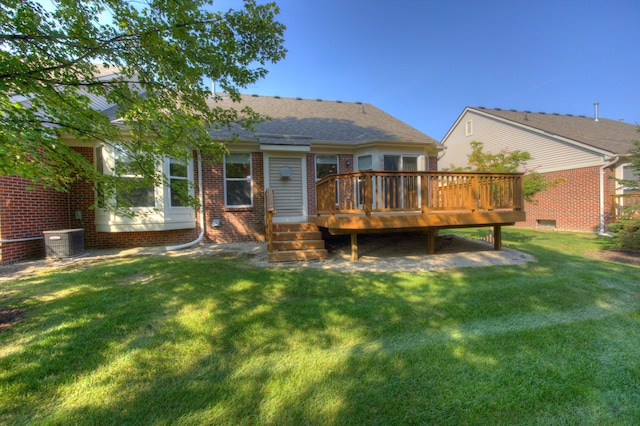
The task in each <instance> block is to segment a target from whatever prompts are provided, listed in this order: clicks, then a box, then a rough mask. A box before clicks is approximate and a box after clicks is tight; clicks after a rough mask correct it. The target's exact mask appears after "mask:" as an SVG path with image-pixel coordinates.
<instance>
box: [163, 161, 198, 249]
mask: <svg viewBox="0 0 640 426" xmlns="http://www.w3.org/2000/svg"><path fill="white" fill-rule="evenodd" d="M196 153H197V156H198V196H199V197H200V235H198V238H196V239H195V240H193V241H190V242H188V243H184V244H179V245H176V246H167V247H165V249H166V250H167V251H172V250H182V249H185V248H189V247H191V246H194V245H196V244H198V243H200V241H202V239H203V238H204V223H205V222H204V191H203V189H202V157H201V154H200V150H199V149H198V150H197V151H196Z"/></svg>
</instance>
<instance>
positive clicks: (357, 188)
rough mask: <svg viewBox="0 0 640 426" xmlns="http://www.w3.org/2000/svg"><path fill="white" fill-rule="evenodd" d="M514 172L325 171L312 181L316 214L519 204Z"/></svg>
mask: <svg viewBox="0 0 640 426" xmlns="http://www.w3.org/2000/svg"><path fill="white" fill-rule="evenodd" d="M522 176H523V175H522V174H520V173H453V172H398V171H394V172H384V171H366V172H354V173H343V174H337V175H330V176H327V177H325V178H324V179H322V180H320V181H319V182H318V183H317V184H316V198H317V200H316V209H317V214H319V215H322V214H348V213H353V214H362V213H364V214H366V215H371V213H375V212H390V213H391V212H405V211H406V212H408V211H411V212H415V211H422V212H423V213H427V212H431V211H461V210H465V211H471V212H475V211H478V210H483V211H489V210H501V209H508V210H522V209H523V207H524V198H523V186H522V185H523V183H522Z"/></svg>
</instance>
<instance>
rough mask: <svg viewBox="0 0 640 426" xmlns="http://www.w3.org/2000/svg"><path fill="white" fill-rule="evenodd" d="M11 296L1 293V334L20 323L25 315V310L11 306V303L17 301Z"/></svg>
mask: <svg viewBox="0 0 640 426" xmlns="http://www.w3.org/2000/svg"><path fill="white" fill-rule="evenodd" d="M9 296H10V295H9V294H6V293H5V294H2V293H0V333H1V332H3V331H5V330H7V329H9V328H10V327H11V326H12V325H14V324H16V323H18V322H20V321H21V320H22V318H23V317H24V313H25V310H24V308H20V307H17V306H11V304H10V303H9V302H12V301H14V300H15V299H11V298H10V297H9Z"/></svg>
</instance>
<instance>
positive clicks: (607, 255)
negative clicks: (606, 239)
mask: <svg viewBox="0 0 640 426" xmlns="http://www.w3.org/2000/svg"><path fill="white" fill-rule="evenodd" d="M585 255H586V256H589V257H592V258H594V259H599V260H606V261H608V262H618V263H627V264H630V265H640V250H600V251H590V252H588V253H585Z"/></svg>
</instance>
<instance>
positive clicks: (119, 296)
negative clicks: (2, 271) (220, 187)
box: [0, 229, 640, 425]
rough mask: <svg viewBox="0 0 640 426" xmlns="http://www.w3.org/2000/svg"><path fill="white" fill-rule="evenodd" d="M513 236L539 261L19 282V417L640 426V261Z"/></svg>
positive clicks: (576, 237) (113, 268)
mask: <svg viewBox="0 0 640 426" xmlns="http://www.w3.org/2000/svg"><path fill="white" fill-rule="evenodd" d="M456 232H457V231H456ZM474 232H476V231H473V230H471V231H466V232H465V234H466V235H473V233H474ZM477 232H480V231H477ZM485 232H486V231H485ZM503 237H504V242H505V245H506V246H508V247H511V248H515V249H519V250H522V251H526V252H528V253H531V254H533V255H534V256H536V257H537V258H538V260H539V262H538V263H528V264H524V265H518V266H507V267H503V266H501V267H487V268H476V269H457V270H449V271H438V272H425V273H421V274H415V273H411V274H408V273H388V274H383V273H375V274H374V273H352V274H345V273H336V272H322V271H318V270H315V269H314V270H302V269H299V270H287V269H282V268H273V269H257V268H252V267H248V266H246V264H244V263H243V262H242V260H228V259H227V260H225V259H219V258H212V257H209V258H207V257H200V258H193V259H187V258H184V257H161V256H159V257H144V258H143V257H138V258H124V259H117V260H113V259H112V260H105V261H101V262H99V263H93V264H85V265H77V266H72V267H69V268H67V269H63V270H57V271H55V272H52V273H48V274H43V275H38V276H35V277H31V278H29V279H23V280H18V281H13V282H7V283H2V284H0V308H4V309H5V310H7V311H8V310H12V311H14V312H20V313H21V314H20V315H21V320H20V321H19V322H18V323H17V324H15V325H13V326H11V327H10V328H7V329H5V330H3V331H0V424H11V425H20V424H45V425H69V424H114V425H121V424H162V425H164V424H185V425H192V424H211V425H213V424H215V425H253V424H260V425H302V424H308V425H334V424H336V425H337V424H339V425H349V424H354V425H355V424H366V425H372V424H379V425H404V424H437V425H455V424H464V425H470V424H492V425H499V424H510V425H514V424H522V425H550V424H551V425H577V424H580V425H637V424H640V267H638V266H632V265H624V264H618V263H609V262H603V261H598V260H594V259H591V258H588V257H585V256H584V254H583V253H584V252H587V251H593V250H597V249H599V248H601V247H603V246H604V245H605V244H606V241H604V240H603V239H600V238H597V237H595V236H592V235H586V234H573V233H560V232H555V233H553V232H544V233H542V232H533V231H524V230H513V229H505V230H504V232H503Z"/></svg>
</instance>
